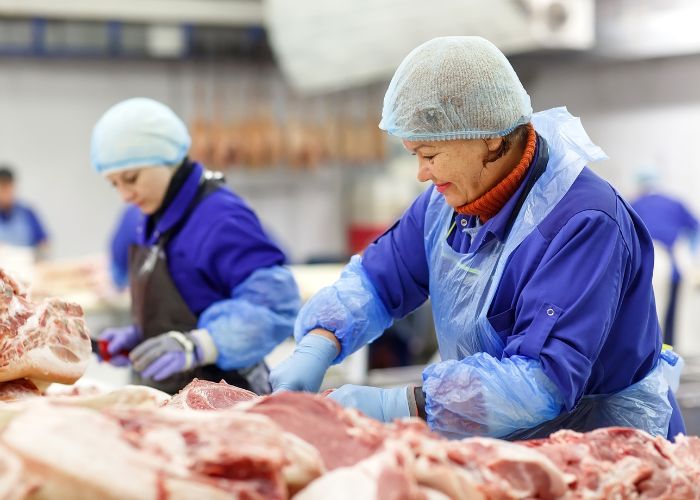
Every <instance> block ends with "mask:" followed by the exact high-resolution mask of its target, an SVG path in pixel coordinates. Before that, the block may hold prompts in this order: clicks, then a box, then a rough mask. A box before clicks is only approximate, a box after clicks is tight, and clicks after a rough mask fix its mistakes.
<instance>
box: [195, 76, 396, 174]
mask: <svg viewBox="0 0 700 500" xmlns="http://www.w3.org/2000/svg"><path fill="white" fill-rule="evenodd" d="M222 71H223V70H214V69H212V70H211V71H210V74H209V75H207V74H206V73H204V74H202V75H201V76H200V78H201V79H204V80H205V81H208V80H210V82H209V83H210V84H209V85H207V84H205V83H197V84H195V92H194V97H193V100H194V102H195V103H196V104H195V105H196V110H195V112H194V118H193V121H192V123H191V127H190V129H191V134H192V154H191V156H192V158H193V159H196V160H198V161H201V162H203V163H204V164H205V165H207V166H209V167H210V168H215V169H218V170H221V169H226V168H237V167H242V168H250V169H252V170H256V169H269V168H278V167H279V166H282V167H288V168H290V169H292V170H306V169H315V168H318V167H321V166H323V165H331V164H347V165H352V166H355V165H370V164H376V163H378V162H381V161H383V160H384V159H385V157H386V146H385V142H386V137H385V135H384V134H383V132H382V131H380V130H379V129H378V127H377V125H378V123H379V116H378V113H377V110H378V109H380V107H378V105H377V103H378V102H381V99H380V98H379V97H378V95H379V93H378V92H377V89H370V90H367V89H365V90H362V91H345V92H341V93H337V94H331V95H326V96H314V97H300V96H296V95H294V94H293V93H292V92H291V90H290V89H289V88H287V86H286V85H285V84H284V82H283V81H281V80H279V79H276V77H275V76H274V75H270V74H269V71H265V70H263V69H261V70H260V71H259V74H254V75H253V76H252V77H251V76H249V75H250V72H246V74H247V75H248V76H242V75H238V74H236V73H235V72H233V70H231V72H230V74H228V75H225V74H224V73H223V72H222ZM207 79H208V80H207ZM208 88H213V90H210V92H209V94H211V99H208V98H207V95H206V94H207V91H206V90H205V89H208ZM210 101H211V103H212V104H211V106H209V105H208V103H209V102H210ZM207 110H208V111H207Z"/></svg>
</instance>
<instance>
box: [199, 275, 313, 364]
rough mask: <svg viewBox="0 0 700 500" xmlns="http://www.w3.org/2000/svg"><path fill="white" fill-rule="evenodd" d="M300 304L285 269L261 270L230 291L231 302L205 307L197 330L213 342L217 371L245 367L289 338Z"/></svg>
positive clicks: (296, 290) (296, 289)
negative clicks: (206, 331)
mask: <svg viewBox="0 0 700 500" xmlns="http://www.w3.org/2000/svg"><path fill="white" fill-rule="evenodd" d="M300 302H301V300H300V298H299V289H298V288H297V284H296V282H295V281H294V277H293V276H292V273H291V272H290V271H289V269H287V268H285V267H282V266H274V267H265V268H261V269H257V270H256V271H254V272H253V273H252V274H251V275H250V276H249V277H248V278H247V279H246V280H245V281H244V282H243V283H241V284H240V285H238V286H237V287H236V288H234V290H233V293H232V298H231V299H228V300H222V301H220V302H216V303H214V304H212V305H211V306H209V308H207V309H206V310H205V311H204V312H203V313H202V314H201V315H200V317H199V324H198V327H199V328H206V329H207V330H208V331H209V333H210V335H211V337H212V339H213V340H214V344H215V345H216V348H217V349H218V351H219V356H218V358H217V360H216V364H217V366H218V367H219V368H221V369H223V370H235V369H239V368H247V367H249V366H252V365H254V364H255V363H257V362H258V361H260V360H261V359H263V357H265V355H266V354H268V353H269V352H270V351H272V350H273V349H274V348H275V347H276V346H277V345H278V344H279V343H280V342H282V341H283V340H284V339H286V338H287V337H290V336H291V335H292V332H293V331H294V319H295V318H296V315H297V312H298V311H299V304H300Z"/></svg>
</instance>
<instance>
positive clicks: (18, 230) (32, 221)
mask: <svg viewBox="0 0 700 500" xmlns="http://www.w3.org/2000/svg"><path fill="white" fill-rule="evenodd" d="M47 238H48V236H47V234H46V230H45V229H44V226H43V225H42V224H41V222H40V221H39V217H37V215H36V213H35V212H34V210H32V209H31V208H29V207H28V206H25V205H22V204H19V203H16V204H15V205H13V206H12V208H11V209H10V210H9V211H8V212H3V211H0V242H2V243H6V244H8V245H13V246H19V247H37V246H38V245H40V244H41V243H43V242H45V241H46V240H47Z"/></svg>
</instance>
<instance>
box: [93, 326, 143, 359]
mask: <svg viewBox="0 0 700 500" xmlns="http://www.w3.org/2000/svg"><path fill="white" fill-rule="evenodd" d="M98 340H101V341H105V340H106V341H107V352H108V353H109V355H110V356H111V358H110V359H109V363H110V364H112V365H113V366H120V367H123V366H129V357H128V356H126V355H125V354H123V353H124V352H125V351H126V352H128V351H131V350H132V349H133V348H134V347H136V345H137V344H138V343H139V342H141V332H140V331H139V330H138V329H137V328H136V327H135V326H133V325H132V326H123V327H116V328H105V329H104V330H103V331H102V333H101V334H100V336H99V337H98Z"/></svg>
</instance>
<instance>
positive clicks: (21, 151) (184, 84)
mask: <svg viewBox="0 0 700 500" xmlns="http://www.w3.org/2000/svg"><path fill="white" fill-rule="evenodd" d="M264 71H265V70H264V68H259V67H254V68H253V73H255V74H257V75H260V74H261V73H264ZM246 72H248V73H250V72H251V70H250V69H247V70H246V69H245V68H242V67H240V66H235V65H230V64H229V65H218V64H217V65H215V64H212V63H209V64H206V65H201V64H194V63H190V62H188V63H182V62H171V63H165V62H152V61H113V62H107V61H75V60H44V59H30V60H21V59H16V60H13V59H2V60H0V110H1V111H2V116H3V117H4V119H3V120H0V162H8V163H9V164H11V165H13V166H14V167H15V168H16V170H17V172H18V174H19V190H20V194H21V196H22V198H23V199H25V200H26V201H27V202H29V203H30V204H32V205H33V206H34V207H35V208H36V209H37V210H38V212H39V213H40V215H41V216H42V217H43V219H44V221H45V223H46V225H47V227H48V230H49V231H50V233H51V236H52V242H53V255H54V256H56V257H65V256H77V255H85V254H90V253H95V252H100V251H102V250H103V249H104V248H105V247H106V242H107V240H108V236H109V233H110V231H111V230H112V227H113V224H114V223H115V219H116V217H117V214H118V213H119V211H120V209H121V203H120V201H119V199H118V197H117V194H116V193H115V192H114V191H113V190H112V188H111V187H110V186H109V185H108V184H107V182H105V181H104V179H102V178H101V177H100V176H98V175H97V174H95V173H93V172H92V170H91V168H90V163H89V145H90V133H91V130H92V126H93V125H94V123H95V121H96V120H97V119H98V118H99V116H100V115H101V114H102V113H103V112H104V111H105V110H106V109H107V108H108V107H109V106H111V105H112V104H114V103H116V102H118V101H120V100H122V99H125V98H128V97H134V96H147V97H152V98H155V99H158V100H161V101H163V102H165V103H166V104H169V105H170V106H171V107H173V109H174V110H175V111H176V112H177V113H179V114H180V115H181V116H182V117H183V118H184V119H185V120H186V121H190V120H191V119H192V118H194V117H195V116H196V115H197V113H202V114H203V115H204V116H211V115H212V113H214V112H215V111H214V110H215V109H216V108H217V106H218V107H219V108H222V109H220V110H219V111H220V112H221V113H222V114H223V116H226V115H231V114H235V113H236V108H237V107H239V108H240V107H243V106H245V105H246V102H245V93H241V91H240V90H241V89H242V88H243V89H244V88H248V89H250V87H251V86H250V84H249V83H250V82H247V85H248V87H245V84H244V83H245V82H244V83H241V80H242V78H241V75H243V74H244V73H246ZM263 77H264V74H263ZM202 82H204V83H202ZM237 85H238V86H237ZM214 96H217V97H216V98H215V97H214ZM217 99H218V100H217ZM230 177H231V179H230V182H231V183H232V185H233V186H234V188H235V189H236V190H237V191H238V192H239V194H241V195H242V196H243V197H244V198H246V199H248V201H249V202H250V203H251V205H252V206H253V208H254V209H256V210H257V211H258V213H259V215H260V218H261V219H262V221H263V224H264V225H265V226H266V227H267V228H268V229H269V230H270V232H271V233H273V234H274V236H275V237H276V238H277V239H279V240H280V242H281V244H282V245H283V246H284V247H285V248H286V249H288V250H289V251H290V252H291V257H292V258H293V259H294V260H297V261H298V260H303V259H305V258H307V257H309V256H310V255H313V254H316V253H342V252H343V250H344V247H345V229H344V217H343V207H342V205H340V204H339V203H338V202H337V200H339V199H340V198H341V188H342V183H343V176H339V175H333V172H331V171H327V170H326V171H323V170H322V171H319V172H317V173H315V174H303V176H302V174H297V175H292V174H289V175H287V174H285V173H284V172H282V173H281V174H280V173H279V172H277V173H271V174H270V175H268V176H267V177H265V176H262V177H260V176H256V177H255V178H253V179H251V178H250V176H249V175H247V174H246V173H245V172H243V173H242V172H232V173H231V175H230Z"/></svg>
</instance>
